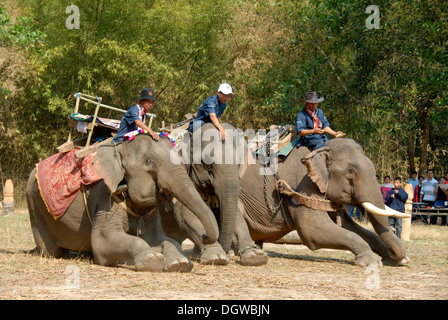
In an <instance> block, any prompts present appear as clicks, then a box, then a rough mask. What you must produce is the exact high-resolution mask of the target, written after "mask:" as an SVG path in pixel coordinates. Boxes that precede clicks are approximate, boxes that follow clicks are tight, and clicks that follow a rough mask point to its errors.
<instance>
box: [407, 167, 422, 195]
mask: <svg viewBox="0 0 448 320" xmlns="http://www.w3.org/2000/svg"><path fill="white" fill-rule="evenodd" d="M407 183H410V184H412V190H415V187H416V186H418V185H419V181H418V179H417V171H415V170H413V171H412V172H411V178H410V179H409V180H408V182H407Z"/></svg>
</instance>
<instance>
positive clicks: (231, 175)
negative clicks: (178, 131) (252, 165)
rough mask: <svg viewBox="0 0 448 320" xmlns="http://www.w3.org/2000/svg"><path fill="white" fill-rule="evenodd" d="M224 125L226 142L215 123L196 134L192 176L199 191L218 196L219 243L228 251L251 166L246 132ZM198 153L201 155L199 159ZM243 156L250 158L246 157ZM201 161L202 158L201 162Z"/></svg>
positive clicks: (192, 151)
mask: <svg viewBox="0 0 448 320" xmlns="http://www.w3.org/2000/svg"><path fill="white" fill-rule="evenodd" d="M222 126H223V127H224V129H226V130H230V131H227V132H229V133H231V134H230V135H229V137H228V138H227V139H226V140H225V141H222V140H221V139H220V137H219V131H218V130H216V128H215V126H214V125H213V124H211V123H208V124H205V125H203V126H202V127H201V130H200V133H198V131H199V130H198V131H196V132H195V133H194V134H193V143H192V146H193V148H191V159H192V160H193V161H192V162H193V164H192V167H191V170H190V171H191V174H190V177H191V179H192V181H193V182H194V184H195V185H196V187H197V188H198V190H199V191H200V192H201V193H203V194H205V195H207V196H216V198H217V200H218V204H219V221H220V232H219V240H218V241H219V243H220V244H221V246H222V248H223V249H224V251H225V252H228V251H229V250H230V247H231V244H232V238H233V234H234V229H235V220H236V215H237V210H238V195H239V191H240V180H241V178H242V176H243V175H244V171H245V169H246V168H247V155H248V153H247V144H246V142H245V140H244V139H243V138H242V135H241V136H239V135H235V134H233V133H236V132H237V130H236V129H235V127H233V126H232V125H230V124H227V123H223V124H222ZM198 155H199V156H201V158H200V159H198ZM243 155H245V156H246V157H245V158H243ZM198 160H199V161H198Z"/></svg>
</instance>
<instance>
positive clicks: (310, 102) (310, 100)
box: [296, 92, 345, 150]
mask: <svg viewBox="0 0 448 320" xmlns="http://www.w3.org/2000/svg"><path fill="white" fill-rule="evenodd" d="M322 101H324V98H323V97H320V98H318V97H317V93H316V92H308V93H307V94H306V100H305V104H306V105H305V107H304V108H303V110H302V111H300V112H299V113H298V114H297V117H296V130H297V134H298V135H299V136H300V137H301V138H300V141H299V143H298V144H297V145H298V146H299V145H305V146H307V147H308V148H310V149H311V150H316V149H318V148H321V147H324V146H325V141H328V137H327V136H326V135H325V134H323V133H324V132H326V133H329V134H331V135H333V136H335V137H342V136H344V135H345V133H343V132H342V131H338V132H335V131H333V130H332V129H331V128H330V123H329V122H328V120H327V118H325V115H324V112H323V111H322V110H321V109H319V108H318V104H319V103H320V102H322ZM302 102H303V100H302Z"/></svg>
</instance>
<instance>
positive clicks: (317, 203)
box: [276, 180, 341, 212]
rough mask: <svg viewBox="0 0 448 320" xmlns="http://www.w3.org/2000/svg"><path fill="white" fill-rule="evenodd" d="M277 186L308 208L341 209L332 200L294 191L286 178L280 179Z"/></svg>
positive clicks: (280, 190) (322, 209) (279, 189)
mask: <svg viewBox="0 0 448 320" xmlns="http://www.w3.org/2000/svg"><path fill="white" fill-rule="evenodd" d="M276 188H277V190H278V191H279V192H280V193H282V194H286V195H287V196H290V197H292V198H294V199H295V200H297V202H298V203H300V204H301V205H304V206H305V207H307V208H310V209H315V210H320V211H331V212H335V211H338V210H341V206H340V205H338V204H336V203H334V202H332V201H330V200H325V199H317V198H312V197H308V196H305V195H304V194H301V193H298V192H296V191H294V190H293V189H292V188H291V187H290V186H289V184H288V183H286V181H284V180H278V181H277V183H276Z"/></svg>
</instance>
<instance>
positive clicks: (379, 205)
mask: <svg viewBox="0 0 448 320" xmlns="http://www.w3.org/2000/svg"><path fill="white" fill-rule="evenodd" d="M282 160H283V161H281V162H279V163H278V171H277V175H276V176H274V175H266V176H265V178H266V180H265V181H264V177H263V175H261V174H260V169H262V166H261V165H260V164H257V165H255V166H250V167H248V169H247V171H246V173H245V175H244V177H243V179H242V182H241V193H240V202H239V205H240V209H241V210H240V211H241V212H242V214H243V215H244V219H245V221H246V223H247V226H248V229H249V232H250V237H251V238H252V239H253V240H254V241H255V243H257V244H258V245H260V246H261V247H262V245H263V242H266V241H275V240H278V239H280V238H282V237H283V236H284V235H286V234H287V233H289V232H290V231H293V230H297V232H298V234H299V236H300V238H301V240H302V241H303V243H304V244H305V245H306V246H307V247H308V248H310V249H311V250H317V249H320V248H330V249H340V250H349V251H352V252H353V253H354V254H355V262H354V263H355V264H356V265H360V266H382V265H383V263H384V264H391V265H402V264H406V263H408V262H409V261H410V260H409V258H408V257H407V255H406V249H405V246H404V244H403V243H402V241H401V240H400V239H399V238H398V237H397V236H396V235H395V234H394V232H393V231H392V229H391V227H390V226H389V223H388V217H387V216H386V215H395V216H397V217H401V218H404V217H407V215H405V214H401V213H398V212H396V211H393V210H392V209H390V208H387V207H386V208H385V205H384V203H383V198H382V196H381V193H380V186H379V184H378V183H377V181H376V178H375V174H376V172H375V168H374V165H373V163H372V161H371V160H370V159H369V158H368V157H367V156H366V155H365V153H364V152H363V150H362V147H361V146H360V145H359V144H358V143H356V142H355V141H354V140H352V139H349V138H335V139H332V140H330V141H327V142H326V144H325V147H322V148H320V149H317V150H314V151H311V150H310V149H308V148H307V147H305V146H300V147H295V148H294V149H293V150H292V151H291V152H290V154H289V155H288V156H287V157H286V158H285V159H282ZM277 179H278V181H277ZM282 184H283V189H282ZM289 185H290V186H291V189H295V191H294V190H290V191H293V193H291V192H290V191H288V192H287V191H286V189H285V186H289ZM264 186H265V187H266V192H264ZM277 186H279V187H280V188H276V187H277ZM291 195H298V196H300V197H299V198H297V197H294V199H292V198H291ZM280 199H282V203H281V205H279V202H280ZM296 199H298V201H297V200H296ZM267 203H269V204H270V206H271V209H273V210H270V209H269V207H268V205H267ZM342 205H356V206H359V207H361V206H362V207H364V208H365V209H366V211H368V215H369V218H370V221H371V223H372V225H373V228H374V230H375V232H376V233H374V232H372V231H369V230H366V229H365V228H363V227H361V226H360V225H359V224H357V223H355V222H354V221H353V220H352V219H351V218H350V217H349V216H348V214H347V213H346V212H345V210H342ZM274 206H275V207H274ZM338 221H339V222H340V225H339V224H338V223H337V222H338ZM242 236H245V237H247V235H240V237H242ZM375 253H376V254H375ZM380 257H381V258H380Z"/></svg>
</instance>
